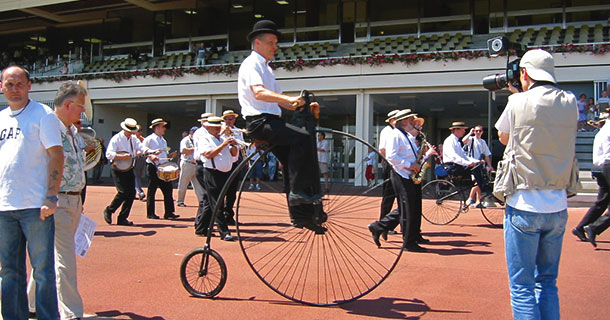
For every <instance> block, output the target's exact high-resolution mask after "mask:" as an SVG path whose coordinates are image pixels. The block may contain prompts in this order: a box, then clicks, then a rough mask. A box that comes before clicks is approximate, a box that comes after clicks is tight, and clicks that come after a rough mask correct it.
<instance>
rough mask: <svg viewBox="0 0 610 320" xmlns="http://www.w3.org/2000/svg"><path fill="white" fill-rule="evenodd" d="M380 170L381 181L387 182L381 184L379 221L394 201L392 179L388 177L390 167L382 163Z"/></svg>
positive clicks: (394, 194) (386, 163)
mask: <svg viewBox="0 0 610 320" xmlns="http://www.w3.org/2000/svg"><path fill="white" fill-rule="evenodd" d="M382 168H383V171H382V175H383V180H384V181H386V180H387V182H385V183H384V184H383V189H382V192H383V195H382V199H381V210H380V212H379V220H381V219H383V217H385V216H386V215H387V214H388V213H389V212H390V211H391V210H392V206H393V205H394V200H395V199H396V193H394V187H393V186H392V179H391V177H390V172H392V165H391V164H390V163H388V162H386V161H384V162H383V167H382ZM398 205H400V202H399V203H398ZM399 209H400V208H399Z"/></svg>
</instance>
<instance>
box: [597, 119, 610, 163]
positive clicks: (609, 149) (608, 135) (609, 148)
mask: <svg viewBox="0 0 610 320" xmlns="http://www.w3.org/2000/svg"><path fill="white" fill-rule="evenodd" d="M609 122H610V121H606V123H605V124H604V126H603V127H602V128H601V129H600V130H599V132H598V133H597V134H596V135H595V140H593V165H595V166H600V167H601V166H602V165H604V163H605V162H606V161H609V162H610V124H609Z"/></svg>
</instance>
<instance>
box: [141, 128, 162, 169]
mask: <svg viewBox="0 0 610 320" xmlns="http://www.w3.org/2000/svg"><path fill="white" fill-rule="evenodd" d="M142 144H143V145H144V146H146V147H147V148H149V149H152V150H161V153H159V154H158V155H157V157H159V160H157V161H156V162H157V164H163V163H166V162H169V160H168V159H167V151H165V150H167V141H165V138H163V137H162V136H158V135H157V134H156V133H153V134H151V135H149V136H148V137H146V138H145V139H144V141H142ZM146 163H151V164H155V162H154V161H152V159H150V158H146Z"/></svg>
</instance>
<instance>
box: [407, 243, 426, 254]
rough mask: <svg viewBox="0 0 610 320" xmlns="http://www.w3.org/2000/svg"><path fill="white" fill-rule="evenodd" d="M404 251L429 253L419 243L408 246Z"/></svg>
mask: <svg viewBox="0 0 610 320" xmlns="http://www.w3.org/2000/svg"><path fill="white" fill-rule="evenodd" d="M403 250H404V251H409V252H428V249H426V248H424V247H420V246H419V245H418V244H417V243H412V244H408V245H406V246H405V247H404V248H403Z"/></svg>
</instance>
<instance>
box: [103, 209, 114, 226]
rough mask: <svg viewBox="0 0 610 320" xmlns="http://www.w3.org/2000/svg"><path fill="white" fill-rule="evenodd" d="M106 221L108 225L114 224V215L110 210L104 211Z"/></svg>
mask: <svg viewBox="0 0 610 320" xmlns="http://www.w3.org/2000/svg"><path fill="white" fill-rule="evenodd" d="M104 221H106V223H107V224H112V213H110V212H109V211H108V209H104Z"/></svg>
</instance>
